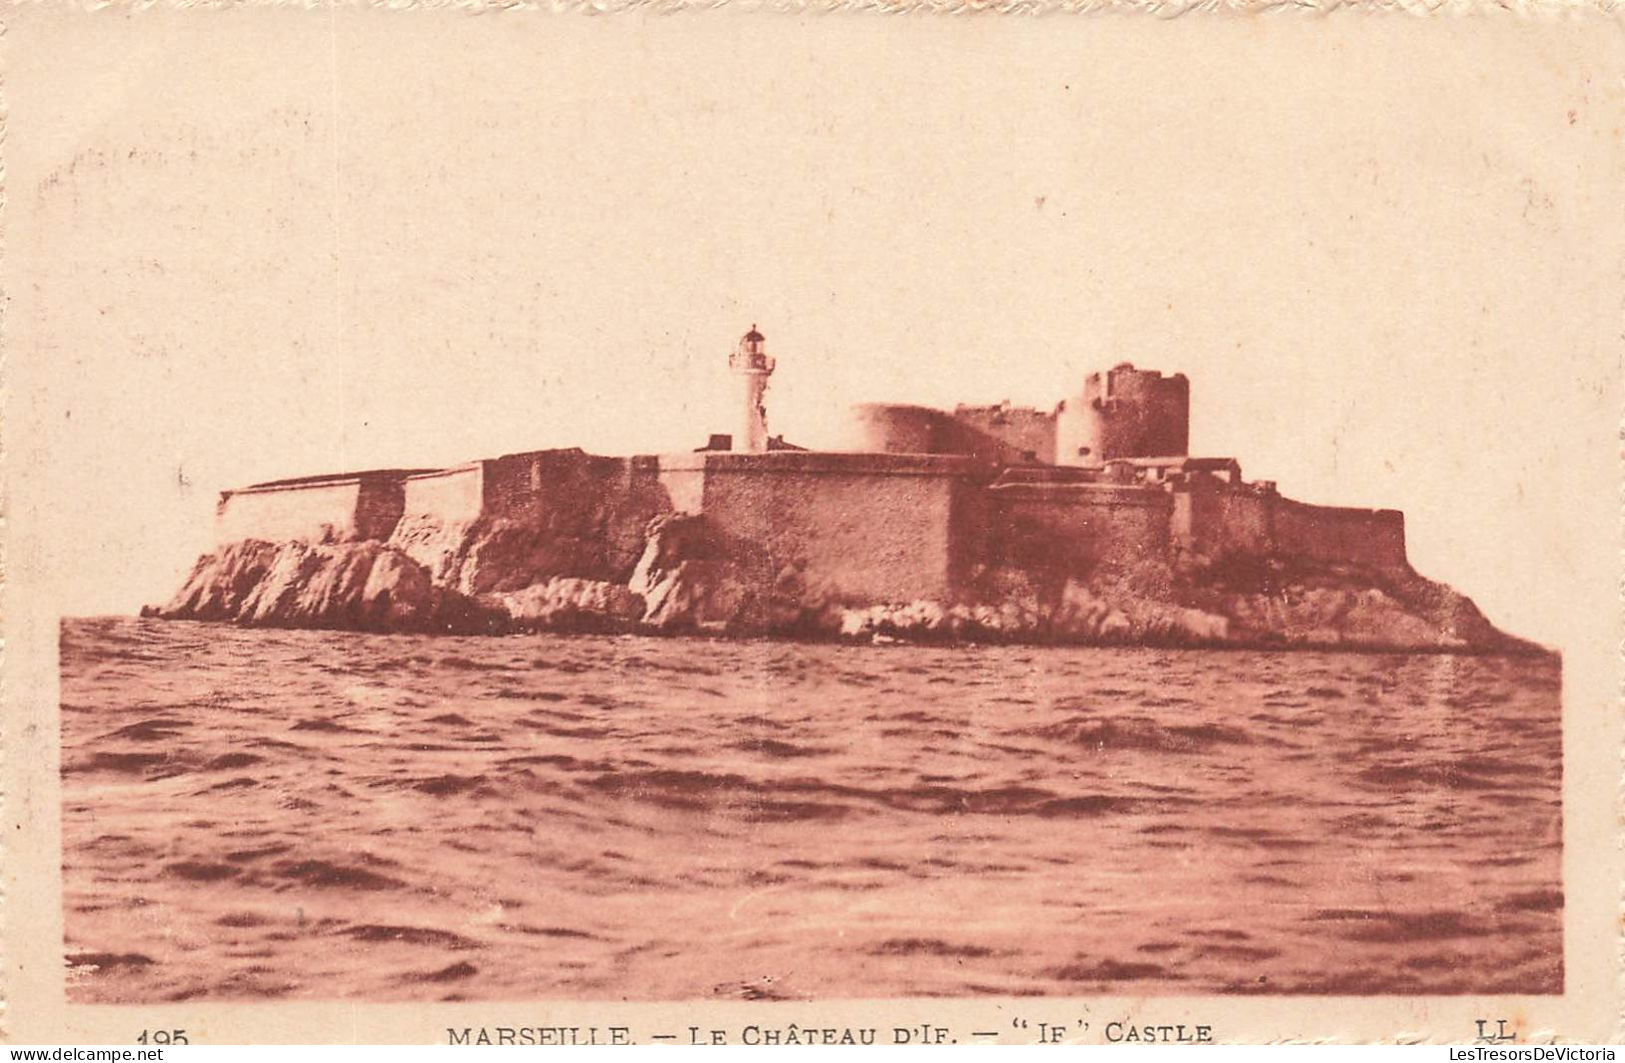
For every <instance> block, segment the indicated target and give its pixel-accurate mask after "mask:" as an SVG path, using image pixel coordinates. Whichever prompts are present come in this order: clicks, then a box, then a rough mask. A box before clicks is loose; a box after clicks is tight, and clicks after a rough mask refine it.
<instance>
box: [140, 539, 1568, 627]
mask: <svg viewBox="0 0 1625 1063" xmlns="http://www.w3.org/2000/svg"><path fill="white" fill-rule="evenodd" d="M405 534H406V537H405V539H404V540H402V539H401V534H400V533H397V536H396V537H392V539H391V540H389V541H383V542H380V541H362V542H331V541H329V542H306V541H291V542H283V543H270V542H263V541H259V540H252V539H250V540H243V541H240V542H235V543H230V544H227V545H225V546H223V547H221V548H220V549H218V550H217V551H215V552H213V553H210V554H205V555H204V556H203V557H201V558H199V559H198V561H197V563H196V565H195V566H194V567H193V570H192V572H191V574H190V576H189V577H188V578H187V580H186V581H185V583H184V585H183V586H182V587H181V588H180V590H179V591H178V592H177V593H176V594H175V596H174V597H173V598H172V599H171V600H170V601H169V602H167V603H165V604H164V605H162V606H149V607H147V608H145V609H143V610H142V614H143V615H144V616H155V617H159V618H163V619H172V620H205V621H223V622H231V623H237V624H243V625H249V626H263V627H292V628H332V629H343V630H362V631H380V632H425V633H428V632H438V633H448V634H493V635H495V634H511V633H516V632H526V631H552V632H592V633H642V634H651V635H704V636H713V637H780V638H797V639H831V640H844V641H852V642H870V643H874V642H879V643H885V642H892V641H897V642H935V643H953V642H978V643H990V642H1005V643H1023V644H1027V643H1031V644H1071V645H1108V646H1166V647H1219V648H1222V647H1229V648H1238V649H1239V648H1267V649H1338V650H1359V651H1364V652H1442V653H1516V654H1529V653H1537V654H1544V653H1547V652H1549V651H1547V650H1544V649H1543V648H1541V647H1539V646H1536V645H1534V644H1532V643H1529V642H1526V641H1524V640H1522V639H1518V638H1515V637H1514V636H1511V635H1508V634H1506V633H1505V632H1502V631H1500V630H1498V629H1497V628H1495V627H1494V626H1493V625H1492V624H1490V622H1489V621H1488V620H1486V619H1485V618H1484V616H1483V615H1482V614H1481V613H1480V612H1479V611H1478V609H1477V607H1476V606H1475V605H1474V604H1473V603H1472V601H1471V600H1470V599H1468V598H1466V597H1465V596H1463V595H1461V594H1459V593H1458V592H1456V591H1454V590H1453V589H1451V588H1449V587H1447V586H1445V585H1443V584H1440V583H1436V582H1433V581H1431V580H1427V579H1425V578H1424V577H1422V576H1420V575H1418V574H1417V573H1416V572H1415V571H1413V570H1411V569H1410V568H1409V567H1403V568H1393V567H1390V568H1381V569H1369V568H1359V567H1354V566H1344V565H1308V564H1305V563H1302V562H1292V561H1287V560H1284V559H1279V558H1270V557H1247V556H1231V557H1227V558H1221V559H1216V560H1215V559H1207V558H1182V559H1179V560H1178V561H1177V562H1175V563H1169V562H1167V561H1164V560H1162V559H1155V560H1153V559H1147V560H1144V561H1141V562H1138V563H1135V564H1132V565H1128V566H1121V565H1119V566H1097V567H1096V569H1095V570H1093V571H1090V572H1085V573H1078V572H1067V573H1057V572H1031V571H1026V570H1019V569H1003V568H1001V569H989V570H986V571H981V572H977V573H974V574H973V575H972V577H971V578H970V579H969V580H968V581H967V589H966V590H965V591H964V592H963V593H962V594H961V595H959V596H957V597H956V598H955V600H952V601H942V600H937V599H929V598H922V599H918V600H913V601H904V602H868V603H865V602H851V601H840V600H836V599H833V598H831V597H829V596H827V595H825V594H822V593H820V591H819V590H818V589H817V588H814V587H809V586H807V583H806V580H805V578H804V576H803V573H802V572H801V570H800V568H799V567H798V566H797V565H795V564H794V563H787V564H783V565H781V566H779V567H778V568H776V569H775V568H774V565H773V562H772V560H771V559H766V558H762V557H758V556H753V555H752V551H751V550H750V549H749V548H748V547H747V546H742V545H741V544H737V543H726V542H722V541H719V540H718V539H717V538H716V537H715V536H714V535H713V534H712V533H711V531H710V529H708V528H707V526H706V524H705V521H704V518H702V517H697V516H690V515H683V514H674V515H667V516H662V517H657V518H656V519H655V520H653V521H652V522H650V524H649V525H648V526H647V528H645V529H644V530H643V535H642V536H641V539H642V541H641V543H636V542H626V543H617V544H615V545H616V549H615V550H613V551H601V552H600V553H599V554H598V556H596V557H593V556H588V554H590V551H588V552H586V553H584V552H583V549H582V544H581V543H560V542H558V541H556V538H555V539H552V540H550V539H549V538H548V537H547V536H545V535H535V534H532V535H530V536H526V535H524V534H522V533H518V534H516V531H515V529H514V528H512V527H508V526H505V525H500V524H497V523H495V522H493V523H484V522H474V523H473V524H471V525H470V526H468V527H463V528H432V529H430V528H415V529H407V530H406V533H405ZM634 556H635V558H636V561H635V563H633V564H632V565H631V571H630V572H629V573H627V572H626V571H625V569H626V563H627V560H628V559H630V558H632V557H634ZM561 557H567V558H568V563H567V564H561V562H560V558H561ZM560 568H565V569H567V570H574V571H572V572H571V574H560V573H559V571H558V570H559V569H560ZM616 569H619V571H616ZM577 572H581V573H585V574H575V573H577Z"/></svg>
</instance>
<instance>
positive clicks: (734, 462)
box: [661, 452, 968, 603]
mask: <svg viewBox="0 0 1625 1063" xmlns="http://www.w3.org/2000/svg"><path fill="white" fill-rule="evenodd" d="M967 468H968V466H967V464H966V463H965V462H964V460H963V459H959V458H953V457H927V456H917V455H909V456H880V455H872V454H835V453H806V452H777V453H769V454H727V453H721V454H695V455H674V456H671V457H664V458H662V459H661V476H662V479H663V480H665V481H667V482H668V483H669V482H673V481H677V480H681V479H683V478H684V477H685V476H692V475H696V474H697V475H699V476H700V477H701V478H702V480H703V500H702V506H703V511H704V513H705V517H706V521H707V523H708V524H709V525H710V526H711V527H712V528H713V529H714V530H715V531H716V532H717V533H718V535H719V536H720V537H721V538H722V539H723V540H724V541H725V542H726V543H728V546H729V550H730V553H732V554H734V555H735V556H738V557H753V558H754V559H755V561H756V563H757V564H759V565H760V566H761V567H760V569H759V575H760V577H761V578H764V579H769V580H771V579H773V578H775V576H777V575H778V574H780V573H782V572H784V571H785V570H786V569H794V568H797V567H799V568H800V569H801V570H802V572H803V578H804V579H805V583H806V586H807V587H808V588H809V589H810V590H811V591H812V592H813V593H820V592H821V593H826V594H829V595H831V596H833V597H835V598H838V599H840V600H844V601H852V602H865V603H867V602H876V601H908V600H912V599H915V598H927V597H945V596H947V595H948V594H949V593H950V591H951V590H952V588H953V580H954V575H955V573H956V572H957V571H958V570H959V569H960V568H961V567H962V559H960V560H956V558H955V557H954V556H953V550H954V539H953V535H952V532H951V529H952V526H953V519H952V518H953V514H954V511H955V499H956V497H960V498H962V497H963V495H962V492H961V493H957V494H956V492H960V486H959V485H960V481H961V480H962V479H963V478H964V477H965V475H966V473H967Z"/></svg>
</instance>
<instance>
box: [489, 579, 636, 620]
mask: <svg viewBox="0 0 1625 1063" xmlns="http://www.w3.org/2000/svg"><path fill="white" fill-rule="evenodd" d="M486 601H487V602H488V603H489V604H491V605H492V606H494V607H497V608H500V609H501V610H502V611H503V612H504V613H505V614H507V616H508V618H509V619H510V620H511V621H513V622H514V624H515V625H517V626H520V627H527V628H543V629H547V630H553V631H559V630H568V631H608V630H623V629H625V628H627V627H628V626H629V625H630V624H631V622H632V621H635V620H637V619H639V618H640V617H641V616H642V614H643V599H642V598H640V597H638V596H637V595H635V594H633V593H632V592H631V591H629V590H627V589H626V588H625V587H623V586H621V585H620V584H618V583H609V582H607V581H604V580H589V579H576V578H573V577H561V578H557V579H551V580H547V581H545V582H542V583H533V584H531V585H530V586H529V587H525V588H524V589H522V590H518V591H511V592H506V593H497V594H493V595H490V596H489V597H488V598H487V599H486Z"/></svg>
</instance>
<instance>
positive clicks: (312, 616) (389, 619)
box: [156, 540, 478, 631]
mask: <svg viewBox="0 0 1625 1063" xmlns="http://www.w3.org/2000/svg"><path fill="white" fill-rule="evenodd" d="M463 606H464V603H462V602H459V601H458V600H457V596H455V595H451V594H448V592H446V591H444V590H442V589H441V588H439V587H436V586H435V585H434V583H433V581H432V580H431V579H430V577H429V573H428V571H427V570H426V569H424V568H423V566H422V565H420V564H418V563H417V562H416V561H413V560H412V559H411V558H410V557H408V556H406V555H405V554H403V553H401V552H400V551H398V550H394V549H392V548H390V547H387V546H385V545H384V544H382V543H379V542H350V543H305V542H288V543H277V544H273V543H265V542H260V541H257V540H245V541H243V542H238V543H231V544H229V545H227V546H225V547H223V548H221V549H220V550H218V551H216V552H215V553H212V554H205V555H204V556H203V557H201V558H199V559H198V563H197V564H196V565H195V566H194V567H193V569H192V574H191V576H189V577H188V579H187V581H186V583H185V585H183V586H182V587H181V589H180V591H179V592H177V593H176V595H175V597H174V598H172V599H171V600H170V601H169V602H168V604H166V605H164V606H162V607H161V608H159V609H157V610H156V614H157V615H158V616H161V617H164V618H166V619H189V620H233V621H236V622H238V623H242V624H251V625H257V626H266V627H318V628H319V627H334V628H355V629H364V630H375V631H406V630H446V629H447V628H448V627H453V628H456V629H459V630H467V629H470V628H472V627H476V626H477V625H478V617H477V613H475V612H471V611H470V610H468V609H466V608H464V607H463Z"/></svg>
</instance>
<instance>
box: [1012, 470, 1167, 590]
mask: <svg viewBox="0 0 1625 1063" xmlns="http://www.w3.org/2000/svg"><path fill="white" fill-rule="evenodd" d="M988 496H989V504H990V508H991V513H990V517H989V532H988V548H987V551H988V560H989V563H991V564H995V565H1007V566H1012V567H1016V568H1023V569H1028V570H1030V571H1034V572H1039V573H1052V574H1079V573H1085V572H1088V571H1090V570H1092V569H1094V568H1095V567H1096V566H1097V565H1101V564H1106V565H1122V564H1130V563H1133V562H1135V561H1139V560H1145V559H1160V558H1162V557H1165V556H1166V555H1167V551H1168V547H1169V525H1170V516H1171V514H1172V511H1173V498H1172V497H1171V496H1170V495H1169V494H1168V492H1166V491H1163V490H1160V489H1158V488H1154V487H1152V488H1148V487H1137V486H1118V485H1107V484H1081V483H1076V484H1067V483H1020V484H1008V485H1003V486H999V487H996V488H993V489H991V490H990V491H988Z"/></svg>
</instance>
